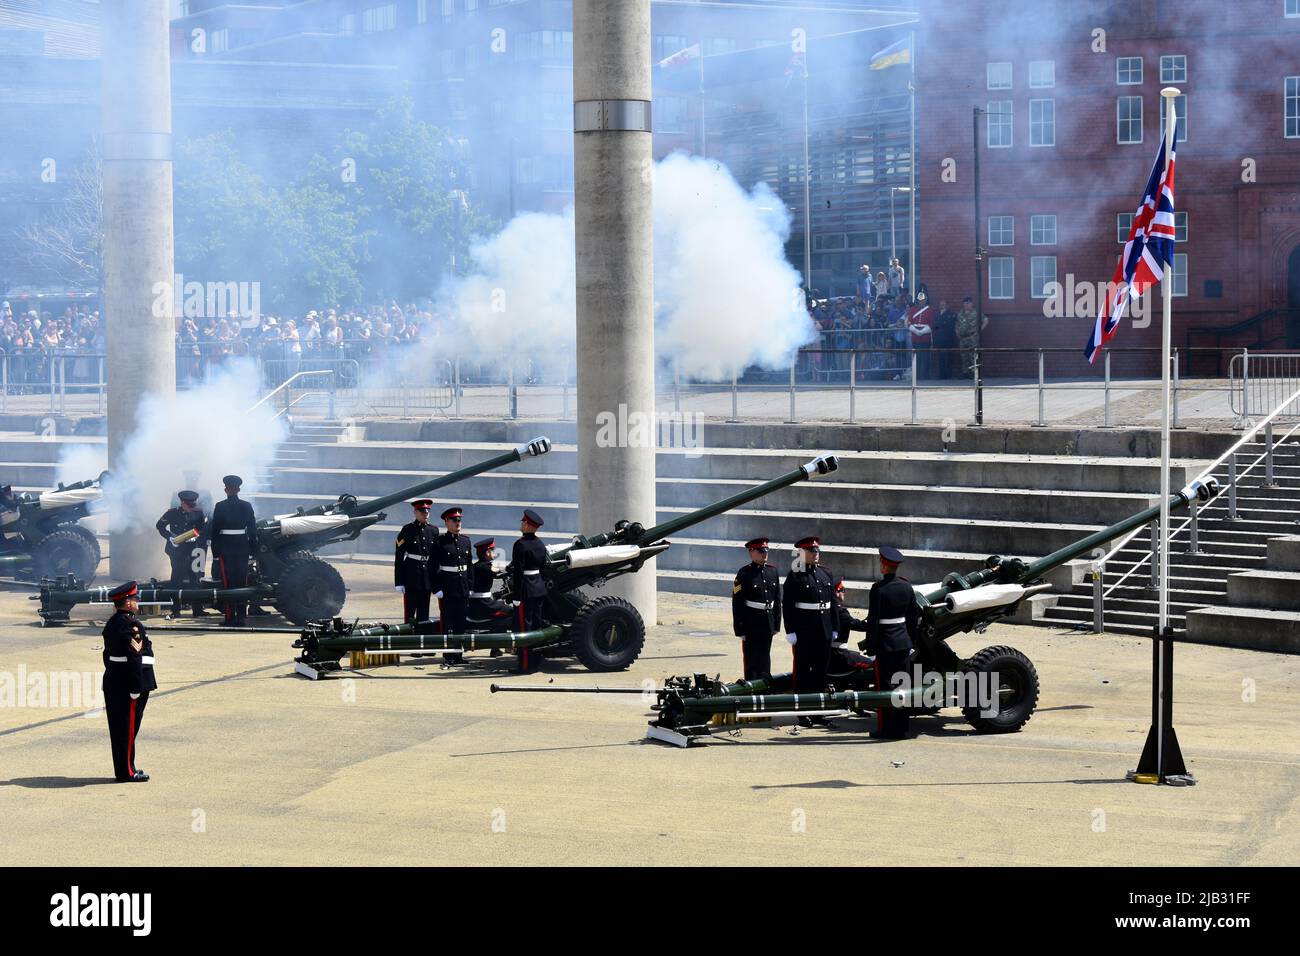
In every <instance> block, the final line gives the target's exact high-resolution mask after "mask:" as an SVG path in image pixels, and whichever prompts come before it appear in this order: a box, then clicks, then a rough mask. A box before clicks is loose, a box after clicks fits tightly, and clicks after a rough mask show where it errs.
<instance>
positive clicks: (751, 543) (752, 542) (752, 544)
mask: <svg viewBox="0 0 1300 956" xmlns="http://www.w3.org/2000/svg"><path fill="white" fill-rule="evenodd" d="M745 547H746V548H748V549H750V550H751V551H752V550H753V549H754V548H766V547H767V538H750V539H749V540H748V541H746V542H745Z"/></svg>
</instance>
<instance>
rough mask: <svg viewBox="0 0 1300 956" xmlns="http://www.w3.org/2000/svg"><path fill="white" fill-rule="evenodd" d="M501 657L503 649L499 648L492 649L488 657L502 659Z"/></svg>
mask: <svg viewBox="0 0 1300 956" xmlns="http://www.w3.org/2000/svg"><path fill="white" fill-rule="evenodd" d="M500 656H501V648H499V647H494V648H492V653H490V654H489V655H488V657H500Z"/></svg>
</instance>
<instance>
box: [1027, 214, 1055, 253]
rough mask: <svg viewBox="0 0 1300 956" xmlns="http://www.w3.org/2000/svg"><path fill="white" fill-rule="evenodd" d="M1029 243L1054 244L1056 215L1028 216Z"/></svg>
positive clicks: (1039, 244) (1037, 244)
mask: <svg viewBox="0 0 1300 956" xmlns="http://www.w3.org/2000/svg"><path fill="white" fill-rule="evenodd" d="M1029 244H1030V245H1031V246H1054V245H1056V216H1053V215H1043V216H1030V217H1029Z"/></svg>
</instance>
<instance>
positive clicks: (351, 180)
mask: <svg viewBox="0 0 1300 956" xmlns="http://www.w3.org/2000/svg"><path fill="white" fill-rule="evenodd" d="M331 159H332V162H330V161H327V160H325V159H324V158H318V160H317V163H316V164H315V172H316V174H317V176H319V177H321V181H324V182H330V183H333V184H335V187H334V188H335V189H336V190H337V191H339V192H340V193H341V194H342V195H344V196H346V197H347V198H348V205H349V208H350V209H351V210H352V211H353V212H354V213H355V215H356V216H357V218H358V224H359V227H360V233H361V234H362V235H363V236H364V239H365V244H366V261H365V264H364V265H363V266H362V270H361V271H362V283H363V285H364V286H365V289H366V292H367V294H368V295H369V296H370V297H371V298H376V297H378V296H381V295H382V296H384V297H387V298H397V299H409V298H412V297H415V296H421V295H429V294H431V293H432V292H433V291H434V289H435V287H436V285H437V284H438V281H439V279H440V278H441V277H442V276H444V275H445V274H446V273H447V271H448V268H449V266H450V264H451V262H452V260H453V257H454V260H455V262H456V263H457V269H458V271H459V270H460V269H463V268H464V263H465V260H466V255H467V253H468V250H469V246H470V244H471V242H472V241H473V239H474V237H475V236H479V235H483V234H485V233H487V232H489V231H491V230H492V229H493V228H494V227H495V226H496V223H494V222H493V221H492V220H491V219H489V218H487V217H485V216H483V215H482V214H481V213H479V212H478V211H477V209H476V208H475V205H474V203H473V190H472V177H471V166H470V155H469V146H468V143H466V142H465V141H464V140H457V139H455V138H453V137H452V136H451V134H450V133H449V132H448V131H447V130H444V129H441V128H439V127H437V126H434V125H432V124H430V123H427V122H425V121H423V120H421V119H419V118H418V117H417V116H416V115H415V108H414V105H413V103H412V101H411V100H410V99H409V98H402V99H398V100H396V101H394V102H392V103H390V104H388V105H387V106H386V107H385V108H384V109H382V110H380V111H379V112H378V113H377V114H376V115H375V116H374V117H373V118H372V119H371V121H370V122H369V123H368V124H366V126H365V127H364V128H362V129H356V130H348V131H346V132H345V133H344V134H343V136H342V137H341V139H340V142H339V144H338V145H337V147H336V148H335V149H334V154H333V156H332V157H331Z"/></svg>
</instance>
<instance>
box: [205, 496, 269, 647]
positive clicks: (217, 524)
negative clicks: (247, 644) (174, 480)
mask: <svg viewBox="0 0 1300 956" xmlns="http://www.w3.org/2000/svg"><path fill="white" fill-rule="evenodd" d="M221 481H222V483H223V484H224V485H225V487H226V500H225V501H218V502H217V504H216V506H215V507H214V508H213V509H212V522H211V524H209V525H208V529H209V536H210V538H211V539H212V557H213V560H214V561H215V563H216V566H217V569H218V576H219V579H220V581H221V586H222V587H223V588H245V587H248V564H249V562H250V561H251V560H252V557H253V549H254V548H255V547H256V545H257V516H256V515H254V514H253V506H252V505H250V504H249V503H248V502H247V501H244V500H242V499H241V498H240V497H239V489H240V488H241V487H243V484H244V479H242V478H240V477H239V476H238V475H226V477H224V478H222V479H221ZM224 604H225V611H226V619H225V620H224V621H223V622H222V624H223V625H224V626H226V627H242V626H243V625H244V623H245V620H246V615H247V613H248V602H247V601H225V602H224Z"/></svg>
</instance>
